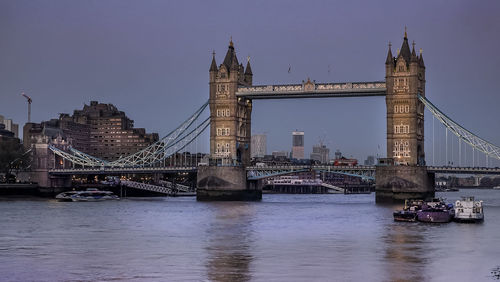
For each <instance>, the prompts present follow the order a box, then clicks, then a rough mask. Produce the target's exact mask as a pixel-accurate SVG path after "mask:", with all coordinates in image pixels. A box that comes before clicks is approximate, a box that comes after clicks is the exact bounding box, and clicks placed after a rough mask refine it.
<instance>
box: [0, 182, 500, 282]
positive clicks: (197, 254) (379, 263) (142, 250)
mask: <svg viewBox="0 0 500 282" xmlns="http://www.w3.org/2000/svg"><path fill="white" fill-rule="evenodd" d="M462 195H473V196H476V199H481V200H484V212H485V221H484V223H482V224H458V223H453V222H452V223H449V224H423V223H398V222H394V221H393V218H392V212H393V210H394V209H395V208H396V207H397V206H392V205H376V204H375V195H374V193H372V194H370V195H366V194H365V195H263V200H262V201H261V202H196V200H195V199H194V197H190V198H127V199H123V200H121V201H110V202H91V203H81V202H77V203H72V202H56V201H55V200H49V199H43V198H31V199H15V198H0V212H1V216H2V218H1V220H0V276H1V277H0V280H1V281H107V280H126V281H494V280H497V279H498V277H495V274H496V273H497V272H496V269H498V267H499V266H500V191H499V190H478V189H475V190H461V191H459V192H448V193H438V196H440V197H444V198H446V199H447V200H448V201H453V202H454V201H455V200H456V199H458V198H459V197H460V196H462Z"/></svg>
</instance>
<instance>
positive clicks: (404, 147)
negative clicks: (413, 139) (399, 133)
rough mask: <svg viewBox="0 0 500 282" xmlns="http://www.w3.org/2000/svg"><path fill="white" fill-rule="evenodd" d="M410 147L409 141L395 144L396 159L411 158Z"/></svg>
mask: <svg viewBox="0 0 500 282" xmlns="http://www.w3.org/2000/svg"><path fill="white" fill-rule="evenodd" d="M409 156H410V146H409V142H408V141H404V142H403V141H399V142H398V141H395V142H394V157H409Z"/></svg>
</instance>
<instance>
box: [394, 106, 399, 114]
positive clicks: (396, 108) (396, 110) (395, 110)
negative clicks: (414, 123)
mask: <svg viewBox="0 0 500 282" xmlns="http://www.w3.org/2000/svg"><path fill="white" fill-rule="evenodd" d="M398 109H399V107H398V106H397V105H396V106H394V113H396V114H397V113H398Z"/></svg>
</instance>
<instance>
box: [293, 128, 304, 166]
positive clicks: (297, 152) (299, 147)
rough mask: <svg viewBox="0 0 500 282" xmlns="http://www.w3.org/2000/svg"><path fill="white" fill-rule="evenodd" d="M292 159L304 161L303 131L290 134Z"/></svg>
mask: <svg viewBox="0 0 500 282" xmlns="http://www.w3.org/2000/svg"><path fill="white" fill-rule="evenodd" d="M292 158H294V159H298V160H301V159H304V131H294V132H292Z"/></svg>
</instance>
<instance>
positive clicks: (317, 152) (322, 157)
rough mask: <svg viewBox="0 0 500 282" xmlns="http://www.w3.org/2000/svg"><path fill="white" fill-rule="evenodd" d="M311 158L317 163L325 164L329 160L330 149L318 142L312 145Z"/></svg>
mask: <svg viewBox="0 0 500 282" xmlns="http://www.w3.org/2000/svg"><path fill="white" fill-rule="evenodd" d="M310 159H311V160H315V161H317V162H319V163H322V164H326V163H328V161H330V149H328V148H327V147H326V146H325V145H323V144H318V145H315V146H313V151H312V153H311V157H310Z"/></svg>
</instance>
